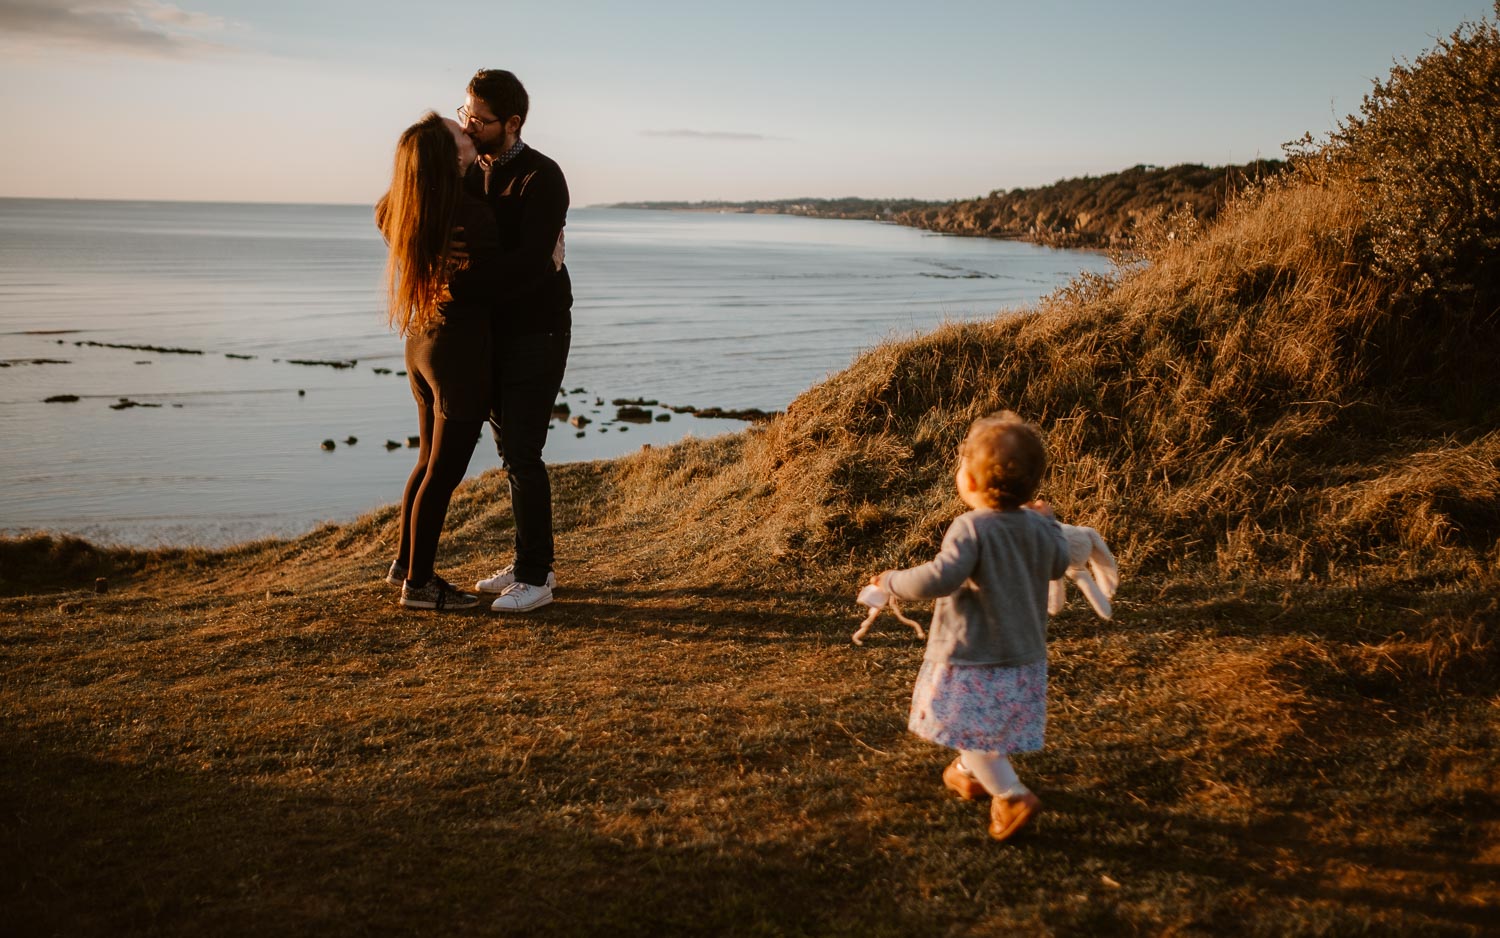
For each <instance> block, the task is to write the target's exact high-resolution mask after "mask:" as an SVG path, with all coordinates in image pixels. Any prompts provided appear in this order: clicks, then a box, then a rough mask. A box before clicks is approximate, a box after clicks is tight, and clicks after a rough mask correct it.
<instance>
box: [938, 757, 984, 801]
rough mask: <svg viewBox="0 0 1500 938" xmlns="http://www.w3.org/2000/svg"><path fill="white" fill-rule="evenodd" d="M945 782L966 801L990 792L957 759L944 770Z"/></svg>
mask: <svg viewBox="0 0 1500 938" xmlns="http://www.w3.org/2000/svg"><path fill="white" fill-rule="evenodd" d="M943 784H944V785H947V786H948V788H949V789H950V790H951V791H952V792H953V793H954V794H955V795H957V796H958V797H960V798H962V799H963V800H965V801H973V800H974V799H975V798H981V797H983V796H985V795H988V794H989V792H987V791H985V790H984V786H983V785H981V784H979V779H977V778H975V777H974V776H973V775H971V774H969V771H968V770H967V769H965V768H964V767H963V766H962V765H960V764H959V761H958V760H957V759H954V760H953V761H952V762H950V763H948V767H947V768H946V769H944V770H943Z"/></svg>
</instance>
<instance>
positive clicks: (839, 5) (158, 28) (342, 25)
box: [0, 0, 1494, 205]
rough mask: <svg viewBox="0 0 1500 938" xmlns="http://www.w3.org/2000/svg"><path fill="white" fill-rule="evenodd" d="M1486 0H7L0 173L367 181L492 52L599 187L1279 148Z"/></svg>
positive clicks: (11, 184)
mask: <svg viewBox="0 0 1500 938" xmlns="http://www.w3.org/2000/svg"><path fill="white" fill-rule="evenodd" d="M1493 15H1494V4H1493V2H1492V0H1301V2H1292V0H1263V2H1261V3H1258V4H1255V5H1249V4H1244V3H1227V2H1218V0H1194V2H1189V0H1141V2H1134V3H1122V2H1118V0H1116V2H1102V0H1099V2H1095V0H1079V2H1066V0H1058V2H1055V3H1050V4H1049V3H1044V2H1037V0H1032V2H1024V3H1023V2H1011V0H990V2H959V0H953V2H943V0H929V2H926V3H921V4H918V3H899V4H898V3H887V2H879V0H871V2H848V3H846V2H817V0H803V2H782V0H764V2H757V3H735V4H720V3H713V2H665V0H662V2H653V0H636V2H630V3H624V2H621V3H605V2H571V0H550V2H532V0H523V2H496V0H491V2H486V3H478V2H469V0H456V2H449V3H445V4H438V5H433V6H425V5H423V6H418V5H416V4H405V3H403V4H393V3H385V2H359V3H356V2H345V0H338V2H317V0H181V2H180V3H178V4H177V5H172V4H168V3H165V2H160V0H0V87H3V88H4V89H5V90H4V96H3V98H0V121H3V125H4V126H5V127H6V135H5V136H6V144H7V145H6V146H5V147H3V148H0V195H22V196H58V197H84V198H143V199H224V200H246V201H293V202H305V201H317V202H356V203H369V202H372V201H373V200H374V199H375V198H376V197H377V196H378V195H379V193H380V192H381V191H382V190H383V189H384V187H385V184H386V182H387V180H388V173H389V166H390V154H391V147H392V145H393V143H394V141H395V139H396V136H397V134H399V133H400V131H401V130H402V128H404V127H405V126H406V125H407V124H409V123H411V122H412V121H413V120H415V119H416V118H417V117H419V116H420V114H421V113H422V112H423V111H424V110H425V109H426V108H429V107H431V108H435V109H437V110H439V111H440V112H442V113H445V114H451V113H452V110H453V108H455V107H456V106H457V105H459V104H461V103H462V98H463V87H464V85H465V83H466V82H467V80H468V78H469V76H470V75H471V74H472V73H473V71H474V69H476V68H479V67H498V68H509V69H512V70H513V71H515V72H516V73H517V74H519V75H520V76H521V79H522V80H523V81H524V82H525V83H526V86H527V88H528V90H529V91H530V93H531V99H532V114H531V117H530V118H529V119H528V121H527V124H526V128H525V130H524V132H523V136H524V137H525V139H526V140H527V141H528V142H529V143H531V144H532V145H534V146H536V147H537V148H538V149H540V150H542V151H543V152H545V153H547V154H548V155H550V156H552V157H553V158H555V159H557V160H558V162H559V163H561V164H562V165H563V168H564V170H565V171H566V172H567V174H568V178H569V182H570V184H571V187H572V190H573V201H574V204H575V205H587V204H595V203H601V202H613V201H621V200H638V199H711V198H727V199H762V198H782V197H792V196H843V195H860V196H882V197H900V196H912V197H918V198H929V199H947V198H960V197H965V196H973V195H979V194H983V193H985V192H988V191H990V190H991V189H997V188H1010V187H1013V186H1034V185H1040V184H1044V183H1048V182H1052V181H1054V180H1056V179H1059V178H1063V177H1068V176H1077V175H1082V174H1085V173H1091V174H1099V173H1107V172H1113V171H1115V170H1118V169H1122V168H1124V167H1126V166H1130V165H1133V164H1135V163H1156V164H1161V165H1171V164H1175V163H1182V162H1197V163H1208V164H1222V163H1229V162H1244V161H1246V160H1250V159H1254V158H1256V157H1257V156H1262V157H1277V156H1280V155H1281V146H1282V144H1283V143H1285V142H1286V141H1288V140H1291V139H1293V138H1295V137H1298V136H1300V135H1301V134H1302V133H1303V132H1304V131H1311V132H1313V133H1314V134H1322V133H1325V132H1326V131H1328V130H1329V129H1330V128H1332V127H1333V125H1334V124H1335V122H1336V121H1337V119H1338V118H1339V117H1342V116H1343V115H1345V114H1347V113H1349V112H1351V111H1354V110H1356V109H1357V108H1358V106H1359V103H1360V99H1361V97H1362V96H1363V95H1364V93H1365V92H1366V91H1367V90H1368V89H1369V87H1370V81H1371V79H1373V78H1377V77H1383V76H1384V75H1385V74H1386V72H1387V71H1388V70H1389V68H1390V66H1391V64H1392V62H1393V61H1395V60H1397V59H1402V58H1411V57H1414V56H1415V55H1417V54H1418V53H1420V52H1421V51H1422V50H1424V49H1426V48H1429V47H1431V46H1432V45H1433V43H1434V41H1435V40H1436V38H1438V37H1441V36H1446V35H1447V34H1449V33H1450V32H1452V30H1453V29H1454V28H1455V27H1457V26H1458V24H1459V23H1460V22H1462V21H1464V20H1477V19H1481V18H1484V17H1487V16H1493Z"/></svg>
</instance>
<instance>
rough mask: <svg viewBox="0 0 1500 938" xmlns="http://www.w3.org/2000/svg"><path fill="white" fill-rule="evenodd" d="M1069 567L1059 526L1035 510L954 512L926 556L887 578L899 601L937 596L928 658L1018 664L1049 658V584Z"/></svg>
mask: <svg viewBox="0 0 1500 938" xmlns="http://www.w3.org/2000/svg"><path fill="white" fill-rule="evenodd" d="M1067 569H1068V542H1067V539H1066V538H1065V537H1064V536H1063V531H1062V526H1061V525H1059V524H1058V523H1057V522H1056V521H1054V520H1052V519H1051V518H1048V517H1046V516H1045V515H1041V514H1038V513H1037V512H1035V511H1029V510H1026V509H1018V510H1015V511H997V510H995V509H992V508H981V509H977V510H975V511H970V512H968V513H966V514H962V515H959V516H958V517H957V518H955V519H954V520H953V523H952V524H951V525H949V526H948V533H947V534H945V535H943V549H942V550H941V551H939V552H938V555H937V556H936V557H934V558H933V559H932V560H931V561H929V562H927V563H924V564H922V565H921V566H919V567H912V568H911V569H908V570H897V571H896V572H894V573H892V574H890V575H889V576H887V577H885V578H884V582H883V584H882V585H883V586H884V587H885V588H886V590H887V591H888V592H890V593H891V594H892V595H893V596H896V597H898V598H900V599H933V598H937V597H942V598H940V599H938V601H937V605H936V606H935V607H934V608H933V610H932V626H931V634H930V635H929V636H928V638H927V654H926V655H925V656H924V659H923V660H925V661H933V662H939V663H947V664H995V665H1003V666H1005V667H1018V666H1020V665H1023V664H1032V663H1033V662H1036V661H1043V660H1045V659H1046V657H1047V583H1048V581H1050V580H1054V579H1056V578H1057V577H1060V576H1062V575H1063V574H1064V573H1065V572H1066V571H1067Z"/></svg>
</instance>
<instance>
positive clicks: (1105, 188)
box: [895, 160, 1282, 248]
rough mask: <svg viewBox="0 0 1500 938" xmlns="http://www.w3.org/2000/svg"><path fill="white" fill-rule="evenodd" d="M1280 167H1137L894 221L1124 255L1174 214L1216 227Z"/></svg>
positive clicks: (1266, 163) (1267, 163)
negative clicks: (1223, 212)
mask: <svg viewBox="0 0 1500 938" xmlns="http://www.w3.org/2000/svg"><path fill="white" fill-rule="evenodd" d="M1281 166H1282V164H1281V163H1280V161H1278V160H1256V161H1255V162H1253V163H1246V164H1244V165H1243V166H1200V165H1198V164H1195V163H1184V164H1182V165H1180V166H1170V167H1162V166H1144V165H1142V166H1132V167H1130V168H1129V169H1126V170H1122V171H1120V172H1118V173H1107V174H1105V175H1103V176H1082V177H1079V178H1077V179H1063V180H1059V181H1058V182H1055V183H1052V184H1051V185H1049V186H1039V187H1037V188H1034V189H1009V190H996V191H994V192H991V193H990V194H989V195H987V196H985V197H983V198H979V199H967V200H960V201H957V202H949V203H947V204H945V205H934V206H922V207H917V208H913V209H910V210H908V211H905V212H902V213H901V214H900V215H897V216H896V219H895V220H896V221H899V222H901V223H902V224H905V225H914V226H916V227H918V228H926V229H928V230H930V231H941V232H944V233H947V234H965V235H985V236H988V237H991V238H1015V239H1018V240H1022V241H1035V242H1036V243H1038V244H1048V245H1051V246H1053V247H1059V248H1106V247H1114V248H1126V247H1129V246H1130V245H1131V244H1132V243H1133V242H1134V241H1135V239H1136V237H1137V235H1138V234H1139V233H1140V231H1141V230H1142V229H1144V228H1147V227H1148V226H1150V225H1151V224H1152V223H1153V222H1158V223H1159V221H1160V220H1161V219H1162V218H1163V217H1165V216H1167V215H1170V214H1172V213H1173V212H1183V211H1185V212H1188V213H1191V214H1192V215H1194V216H1196V217H1197V219H1198V220H1199V221H1200V222H1204V223H1206V222H1210V221H1212V220H1213V219H1214V217H1215V216H1216V215H1217V214H1218V212H1219V209H1220V208H1221V207H1222V206H1223V205H1224V203H1225V202H1226V201H1227V200H1228V199H1229V197H1230V195H1231V194H1232V193H1234V192H1236V191H1238V190H1240V189H1242V188H1244V187H1245V186H1247V185H1253V184H1254V183H1256V182H1258V181H1260V180H1263V179H1266V178H1268V177H1270V176H1274V175H1276V174H1277V173H1278V172H1280V171H1281Z"/></svg>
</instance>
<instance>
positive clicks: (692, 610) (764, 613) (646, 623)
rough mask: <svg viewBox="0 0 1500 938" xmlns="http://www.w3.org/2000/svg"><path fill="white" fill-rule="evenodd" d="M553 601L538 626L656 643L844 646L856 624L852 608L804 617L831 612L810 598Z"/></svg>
mask: <svg viewBox="0 0 1500 938" xmlns="http://www.w3.org/2000/svg"><path fill="white" fill-rule="evenodd" d="M557 595H558V598H557V601H556V603H554V607H553V608H552V609H550V610H546V611H543V612H542V613H541V615H540V616H539V618H540V619H542V620H543V621H545V620H546V619H547V618H554V619H562V618H568V619H569V620H571V621H572V622H574V623H575V624H576V623H580V622H583V621H587V623H588V624H590V625H594V626H598V627H600V628H609V629H620V630H628V631H630V632H631V633H633V634H642V635H652V636H656V637H659V638H671V639H681V638H683V637H685V636H686V637H694V636H697V635H702V636H703V637H709V635H711V637H713V638H714V639H719V640H723V639H733V640H734V641H736V642H739V643H745V644H771V643H775V644H785V643H787V642H791V643H794V644H797V643H802V644H808V643H817V642H826V641H827V640H829V639H830V638H835V637H839V636H842V638H843V640H847V638H848V635H849V634H851V633H853V631H854V629H855V626H856V625H857V624H858V617H857V616H855V615H854V614H853V612H852V610H853V609H854V606H853V604H852V603H851V604H850V605H849V607H848V608H849V609H850V610H851V611H850V612H849V613H843V614H840V613H830V614H820V613H818V612H815V611H813V612H809V611H808V610H809V607H812V608H816V607H818V606H825V607H829V606H832V603H830V601H829V599H828V597H827V596H823V595H819V594H810V593H809V594H771V593H763V592H756V591H751V590H733V589H723V588H707V589H691V588H688V589H661V590H652V589H610V590H590V589H567V590H559V591H558V594H557ZM897 627H898V628H900V629H902V630H903V631H905V630H906V626H903V625H898V626H897ZM706 630H711V632H708V631H706ZM908 634H910V633H909V632H908Z"/></svg>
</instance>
